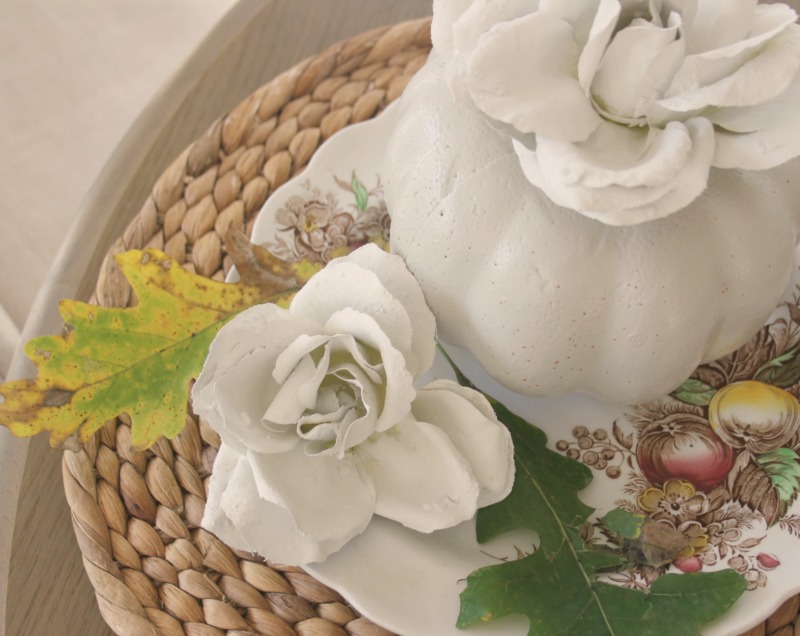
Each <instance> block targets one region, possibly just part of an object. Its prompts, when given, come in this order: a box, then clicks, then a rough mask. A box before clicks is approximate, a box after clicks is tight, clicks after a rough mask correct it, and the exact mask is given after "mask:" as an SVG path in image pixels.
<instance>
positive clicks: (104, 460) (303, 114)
mask: <svg viewBox="0 0 800 636" xmlns="http://www.w3.org/2000/svg"><path fill="white" fill-rule="evenodd" d="M430 47H431V43H430V20H429V19H425V20H418V21H413V22H406V23H402V24H399V25H396V26H392V27H387V28H383V29H378V30H375V31H370V32H368V33H364V34H362V35H360V36H358V37H355V38H352V39H350V40H347V41H345V42H342V43H340V44H338V45H336V46H333V47H331V48H330V49H328V50H326V51H324V52H322V53H320V54H319V55H317V56H315V57H312V58H310V59H308V60H306V61H304V62H302V63H300V64H299V65H297V66H295V67H294V68H292V69H290V70H288V71H287V72H285V73H283V74H282V75H280V76H279V77H277V78H276V79H274V80H273V81H272V82H270V83H269V84H266V85H265V86H263V87H262V88H260V89H259V90H257V91H256V92H255V93H253V94H252V95H251V96H250V97H248V98H247V99H246V100H245V101H244V102H242V103H241V104H240V105H239V106H237V107H236V108H235V109H234V110H232V111H231V112H230V113H229V114H228V115H226V116H224V117H222V118H221V119H220V120H218V121H217V122H216V123H214V124H213V125H212V126H211V127H210V128H209V130H208V131H207V132H206V133H205V134H204V135H203V136H202V137H201V138H200V139H198V140H197V141H195V142H194V143H193V144H192V145H190V146H189V147H188V148H187V149H186V150H185V151H184V152H183V153H182V154H181V155H180V156H179V157H178V158H177V159H176V160H175V161H174V162H173V163H172V164H171V165H170V166H169V168H168V169H167V170H166V171H165V172H164V174H163V175H161V177H160V178H159V179H158V181H157V182H156V183H155V185H154V186H153V189H152V193H151V195H150V197H148V199H147V201H145V203H144V205H143V206H142V209H141V211H140V212H139V214H138V215H137V216H136V218H135V219H134V220H133V222H132V223H131V224H130V225H129V227H128V228H127V230H126V231H125V233H124V234H123V236H122V237H120V238H119V239H118V240H117V241H116V243H115V244H114V246H113V247H112V249H111V250H110V252H109V254H108V256H107V257H106V260H105V262H104V264H103V266H102V269H101V272H100V275H99V279H98V283H97V288H96V293H95V297H94V298H93V301H94V302H96V303H98V304H100V305H104V306H109V307H126V306H128V305H130V304H132V303H134V302H135V299H134V298H132V297H131V290H130V287H129V286H128V284H127V282H126V281H125V279H124V278H123V277H122V275H121V274H120V272H119V270H118V269H117V267H116V265H115V264H114V262H113V259H112V256H113V255H115V254H117V253H120V252H124V251H126V250H129V249H143V248H147V247H156V248H159V249H161V250H164V251H165V252H166V253H167V254H169V255H170V256H171V257H172V258H174V259H176V260H177V261H178V262H180V263H183V265H184V267H186V268H187V269H189V270H191V271H194V272H197V273H199V274H202V275H204V276H208V277H212V278H215V279H217V280H222V279H224V277H225V275H226V273H227V271H228V270H229V269H230V266H231V262H230V259H229V258H228V257H227V255H226V253H225V248H224V245H223V241H222V238H221V237H222V236H224V235H225V232H226V231H227V229H228V228H229V227H230V226H234V227H236V228H240V229H244V230H245V231H246V232H247V233H248V234H249V232H250V230H251V228H252V224H253V222H254V221H255V218H256V215H257V214H258V211H259V209H260V208H261V206H262V205H263V203H264V201H265V200H266V198H267V197H268V196H269V195H270V194H271V193H272V192H273V191H274V190H275V189H276V188H277V187H279V186H280V185H281V184H283V183H284V182H286V181H287V180H288V179H290V178H291V177H293V176H295V175H296V174H298V173H299V172H300V171H301V170H302V169H303V167H304V166H305V165H306V163H307V162H308V160H309V158H310V157H311V156H312V154H313V153H314V151H315V150H316V149H317V147H318V146H319V144H320V143H322V142H323V141H324V140H325V139H327V138H328V137H330V136H331V135H332V134H334V133H335V132H336V131H338V130H340V129H342V128H343V127H345V126H348V125H350V124H352V123H356V122H359V121H363V120H365V119H369V118H371V117H373V116H375V115H376V114H377V113H378V112H380V111H381V110H382V109H383V108H384V107H385V106H386V105H387V104H389V103H390V102H391V101H393V100H394V99H396V98H397V97H398V96H399V95H400V94H401V93H402V91H403V89H404V87H405V85H406V83H407V82H408V80H409V79H410V78H411V77H412V76H413V74H414V73H415V72H416V71H417V69H419V68H420V66H422V64H423V63H424V62H425V60H426V58H427V55H428V53H429V51H430ZM130 435H131V433H130V421H129V420H127V418H125V417H120V418H118V419H116V420H113V421H109V422H107V423H106V425H105V427H104V428H103V429H102V430H101V431H100V432H98V434H97V435H95V436H94V437H93V439H92V440H91V441H90V442H89V443H88V444H87V445H86V446H85V447H84V448H83V449H82V450H81V451H79V452H71V451H66V452H65V454H64V459H63V476H64V486H65V490H66V495H67V500H68V503H69V506H70V508H71V511H72V520H73V525H74V528H75V533H76V536H77V539H78V544H79V546H80V550H81V552H82V555H83V561H84V565H85V568H86V572H87V574H88V576H89V579H90V580H91V582H92V585H93V586H94V588H95V592H96V596H97V602H98V604H99V607H100V611H101V612H102V614H103V617H104V618H105V620H106V622H107V623H108V624H109V625H110V626H111V628H112V629H113V630H114V631H115V632H117V633H118V634H121V635H125V636H139V635H145V634H146V635H155V634H164V635H166V636H223V635H226V634H227V635H228V636H234V635H241V636H243V635H245V634H259V635H264V636H294V635H300V636H329V635H331V636H332V635H336V636H343V635H345V634H350V635H352V636H362V635H363V636H366V635H369V636H379V635H388V634H389V632H387V631H386V630H384V629H381V628H380V627H377V626H376V625H374V624H372V623H371V622H369V621H368V620H367V619H365V618H363V617H361V616H359V614H358V612H356V611H355V610H354V609H353V608H352V607H350V606H349V605H348V603H347V601H346V600H345V599H343V598H342V597H341V596H340V595H339V594H338V593H337V592H335V591H333V590H331V589H330V588H328V587H326V586H324V585H322V584H321V583H319V582H317V581H316V580H314V579H313V578H312V577H311V576H309V575H308V574H306V573H305V572H303V571H302V570H301V569H299V568H294V567H291V568H286V567H283V566H280V565H277V564H273V563H269V562H264V561H263V560H260V559H258V558H255V557H253V555H251V554H249V553H242V552H238V551H236V550H232V549H231V548H229V547H227V546H226V545H225V544H223V543H222V542H221V541H219V540H218V539H217V538H216V537H214V536H213V535H211V534H210V533H208V532H206V531H205V530H202V529H201V528H200V519H201V517H202V514H203V508H204V505H205V498H206V487H207V483H208V479H209V476H210V474H211V470H212V466H213V463H214V458H215V456H216V451H217V448H218V447H219V443H220V441H219V437H218V436H217V435H216V433H215V432H214V431H213V430H211V429H210V428H209V427H208V426H206V425H205V423H204V422H203V421H200V420H198V418H196V417H194V416H193V415H192V414H191V412H188V411H187V415H186V427H185V428H184V430H183V432H182V433H181V434H180V435H179V436H178V437H177V438H175V439H174V440H166V439H163V438H162V439H161V440H159V442H158V443H156V444H155V445H154V446H153V447H152V448H151V449H150V450H148V451H146V452H134V451H132V450H130V449H131V443H130ZM798 611H800V599H799V598H798V597H793V598H792V599H790V600H789V601H787V602H786V603H785V604H784V605H783V606H782V607H781V608H780V609H779V610H778V612H776V613H775V614H774V615H773V616H772V617H771V618H770V619H769V620H768V621H766V622H765V623H763V624H761V625H759V626H758V627H757V628H755V629H753V630H751V631H750V632H748V636H755V635H757V634H770V635H773V634H774V635H780V636H789V635H793V634H794V635H798V636H800V621H797V618H798V617H797V615H798ZM795 625H796V626H795Z"/></svg>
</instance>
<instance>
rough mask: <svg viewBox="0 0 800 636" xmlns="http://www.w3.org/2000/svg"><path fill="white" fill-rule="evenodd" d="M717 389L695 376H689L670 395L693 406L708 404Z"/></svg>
mask: <svg viewBox="0 0 800 636" xmlns="http://www.w3.org/2000/svg"><path fill="white" fill-rule="evenodd" d="M716 392H717V390H716V389H715V388H714V387H712V386H710V385H708V384H706V383H705V382H701V381H700V380H697V379H695V378H689V379H688V380H686V381H685V382H684V383H683V384H681V385H680V386H679V387H678V388H677V389H675V390H674V391H673V392H672V394H671V395H672V397H674V398H675V399H677V400H680V401H681V402H684V403H685V404H691V405H693V406H708V404H709V403H710V402H711V398H712V397H714V393H716Z"/></svg>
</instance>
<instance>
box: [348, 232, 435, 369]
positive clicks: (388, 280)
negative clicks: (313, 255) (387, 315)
mask: <svg viewBox="0 0 800 636" xmlns="http://www.w3.org/2000/svg"><path fill="white" fill-rule="evenodd" d="M345 260H347V261H349V262H351V263H356V264H357V265H360V266H361V267H364V268H365V269H368V270H370V271H372V272H375V274H376V275H377V277H378V278H379V279H380V281H381V282H382V283H383V285H384V287H386V289H387V290H389V293H390V294H392V296H394V297H395V298H397V300H399V301H400V302H401V303H402V304H403V307H405V309H406V311H407V312H408V316H409V319H410V320H411V349H412V351H413V353H414V355H413V356H409V357H410V358H411V359H410V360H409V361H408V370H409V371H410V372H411V374H412V375H413V376H414V377H417V376H419V375H421V374H422V373H424V372H425V371H427V370H428V369H429V368H430V366H431V364H433V358H434V356H435V355H436V340H435V338H436V319H435V318H434V317H433V313H432V312H431V310H430V308H429V307H428V304H427V303H426V302H425V296H424V295H423V293H422V288H421V287H420V286H419V283H418V282H417V280H416V279H415V278H414V276H413V274H411V272H409V271H408V268H407V267H406V264H405V261H403V259H402V258H400V257H399V256H395V255H393V254H387V253H386V252H384V251H383V250H381V249H380V248H379V247H377V246H376V245H365V246H364V247H362V248H360V249H357V250H356V251H355V252H353V253H352V254H350V255H349V256H346V257H345Z"/></svg>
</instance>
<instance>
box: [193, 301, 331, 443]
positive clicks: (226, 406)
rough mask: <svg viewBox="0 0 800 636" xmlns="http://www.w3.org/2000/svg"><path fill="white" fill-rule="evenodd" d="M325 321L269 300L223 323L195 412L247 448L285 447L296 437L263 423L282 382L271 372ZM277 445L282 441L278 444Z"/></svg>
mask: <svg viewBox="0 0 800 636" xmlns="http://www.w3.org/2000/svg"><path fill="white" fill-rule="evenodd" d="M314 331H319V325H316V324H315V323H313V322H310V321H307V320H305V319H304V318H298V317H296V316H292V315H291V314H290V313H289V312H288V311H286V310H285V309H281V308H280V307H277V306H275V305H271V304H265V305H257V306H255V307H251V308H250V309H248V310H246V311H244V312H242V313H241V314H240V315H238V316H237V317H236V318H234V319H233V320H231V321H230V322H229V323H228V324H226V325H225V326H223V327H222V329H220V331H219V333H218V334H217V337H216V338H215V339H214V342H213V343H212V344H211V347H210V349H209V353H208V357H207V359H206V362H205V365H204V366H203V370H202V372H201V373H200V377H199V378H198V379H197V382H196V383H195V385H194V387H193V388H192V404H193V408H194V410H195V413H197V414H198V415H200V416H201V417H203V418H205V419H206V420H207V421H208V422H209V424H211V426H212V427H213V428H214V429H215V430H216V431H217V432H218V433H219V434H220V437H221V438H222V440H223V441H224V442H225V443H226V444H228V445H230V446H232V447H234V448H236V449H237V450H238V451H240V452H244V451H245V449H246V448H255V449H257V450H259V451H261V452H269V451H270V450H279V449H283V448H286V447H287V446H291V445H293V444H294V443H296V442H292V441H290V440H288V439H286V438H284V437H282V436H280V435H275V434H272V433H270V432H269V431H268V430H267V429H266V428H264V427H263V426H262V425H260V424H259V421H260V420H261V416H262V415H263V413H264V411H265V410H266V408H267V406H268V405H269V403H270V401H271V400H272V399H273V397H274V396H275V395H276V394H277V392H278V390H279V385H278V384H277V383H276V382H275V381H274V380H272V377H271V373H272V369H273V367H274V365H275V360H276V359H277V357H278V355H279V354H280V352H281V351H282V350H283V349H284V348H285V347H286V346H287V345H288V343H291V342H292V341H293V340H295V339H296V338H297V337H298V336H301V335H303V334H304V333H308V332H314ZM276 445H277V446H276Z"/></svg>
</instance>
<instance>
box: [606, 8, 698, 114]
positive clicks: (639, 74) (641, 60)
mask: <svg viewBox="0 0 800 636" xmlns="http://www.w3.org/2000/svg"><path fill="white" fill-rule="evenodd" d="M672 22H674V24H671V25H670V26H669V27H667V28H659V27H656V26H654V25H652V24H649V23H646V24H645V25H643V26H638V27H628V28H627V29H624V30H622V31H620V32H619V33H617V35H616V36H615V37H614V39H613V40H612V41H611V44H609V46H608V48H607V49H606V52H605V55H604V56H603V60H602V62H601V63H600V66H599V68H598V69H597V73H596V74H595V77H594V81H593V82H592V95H593V96H594V98H595V101H596V102H597V103H598V104H599V105H600V106H601V107H602V109H603V111H605V112H607V113H608V114H609V115H611V117H612V119H613V118H620V119H622V120H626V121H629V122H631V123H633V122H634V121H635V120H637V119H638V118H639V117H641V116H642V115H644V113H645V111H646V107H647V105H648V104H649V103H650V101H651V100H653V99H657V98H659V97H661V95H663V93H664V91H665V90H666V88H667V87H668V86H669V84H670V82H671V81H672V78H673V76H674V75H675V73H676V72H677V70H678V69H679V68H680V65H681V62H682V61H683V56H684V48H685V44H684V41H683V39H682V38H678V31H679V28H680V23H679V21H677V20H673V21H672Z"/></svg>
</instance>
